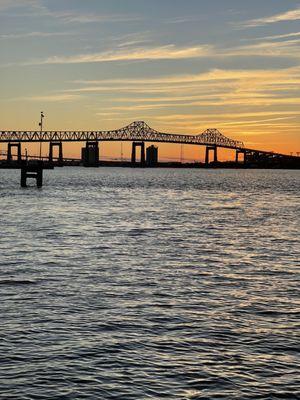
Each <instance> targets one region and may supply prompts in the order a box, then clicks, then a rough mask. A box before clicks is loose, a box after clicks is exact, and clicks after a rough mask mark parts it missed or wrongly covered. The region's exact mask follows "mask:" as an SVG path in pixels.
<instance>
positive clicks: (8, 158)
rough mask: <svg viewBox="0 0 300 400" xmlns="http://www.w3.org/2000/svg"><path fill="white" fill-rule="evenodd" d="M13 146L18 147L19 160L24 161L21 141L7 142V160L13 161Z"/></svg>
mask: <svg viewBox="0 0 300 400" xmlns="http://www.w3.org/2000/svg"><path fill="white" fill-rule="evenodd" d="M13 147H16V148H17V150H18V156H17V157H18V162H21V161H22V153H21V142H18V143H11V142H8V144H7V162H8V163H10V162H11V161H12V153H11V150H12V148H13Z"/></svg>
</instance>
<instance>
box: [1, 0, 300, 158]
mask: <svg viewBox="0 0 300 400" xmlns="http://www.w3.org/2000/svg"><path fill="white" fill-rule="evenodd" d="M40 111H43V112H44V113H45V119H44V128H45V129H47V130H108V129H117V128H120V127H123V126H125V125H127V124H129V123H130V122H132V121H134V120H143V121H145V122H147V123H148V125H150V126H151V127H152V128H154V129H156V130H158V131H161V132H170V133H182V134H199V133H201V132H203V131H204V130H206V129H207V128H217V129H219V130H220V131H221V132H222V133H223V134H224V135H226V136H228V137H230V138H233V139H238V140H242V141H243V142H244V143H245V145H246V146H247V147H251V148H258V149H263V150H270V151H278V152H283V153H290V152H294V153H295V152H297V151H300V129H299V128H300V0H297V1H294V0H251V1H241V0H210V1H207V0H185V1H183V0H151V1H149V0H109V1H107V0H0V130H36V129H38V122H39V114H40ZM81 146H82V144H81V145H80V144H78V145H70V144H68V145H67V146H65V155H68V156H76V155H77V156H78V155H79V149H80V147H81ZM124 146H125V147H124V149H123V151H124V152H125V153H128V154H129V151H130V148H129V144H125V145H124ZM159 147H160V154H161V156H162V157H169V158H170V159H172V158H174V159H175V158H176V157H179V154H180V152H182V151H184V157H185V158H186V159H187V160H189V159H191V160H192V159H198V158H199V157H200V158H201V157H202V158H203V154H202V153H201V154H200V152H199V148H195V147H194V146H185V148H184V150H183V149H180V148H179V147H180V146H176V145H160V146H159ZM31 148H32V151H33V152H34V148H33V147H31ZM43 151H44V152H46V151H47V149H46V148H45V146H44V148H43ZM203 151H204V150H203ZM101 152H102V154H103V156H118V155H119V153H120V146H119V144H109V143H106V144H103V145H102V150H101ZM224 157H225V156H224Z"/></svg>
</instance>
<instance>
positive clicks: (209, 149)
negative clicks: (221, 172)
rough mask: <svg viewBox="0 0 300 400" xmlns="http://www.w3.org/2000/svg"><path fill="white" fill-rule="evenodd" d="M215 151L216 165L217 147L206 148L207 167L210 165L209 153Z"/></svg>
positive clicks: (215, 159)
mask: <svg viewBox="0 0 300 400" xmlns="http://www.w3.org/2000/svg"><path fill="white" fill-rule="evenodd" d="M211 151H213V152H214V163H215V164H216V163H217V162H218V150H217V146H207V147H206V153H205V165H206V166H207V167H208V165H209V153H210V152H211Z"/></svg>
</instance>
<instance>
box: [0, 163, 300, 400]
mask: <svg viewBox="0 0 300 400" xmlns="http://www.w3.org/2000/svg"><path fill="white" fill-rule="evenodd" d="M299 187H300V175H299V172H297V171H242V170H237V171H234V170H230V171H229V170H226V171H220V170H167V169H166V170H139V169H133V170H131V169H119V168H115V169H109V168H105V169H101V168H100V169H81V168H62V169H56V170H55V171H45V186H44V188H43V189H42V190H38V189H36V188H34V187H32V188H29V189H21V188H20V187H19V171H3V170H2V171H0V200H1V208H2V210H1V234H0V246H1V256H0V261H1V269H0V312H1V314H0V315H1V325H0V335H1V341H0V356H1V357H0V358H1V362H0V397H1V398H3V399H138V400H139V399H163V398H165V399H284V398H285V399H293V398H295V399H296V398H298V397H297V393H298V395H299V367H300V362H299V354H298V351H299V348H298V346H299V339H300V337H299V330H297V326H298V328H299V313H300V309H299V259H300V257H299V248H300V246H299V215H300V213H299V211H300V210H299V208H300V207H299V198H300V195H299ZM297 324H298V325H297ZM297 390H298V392H297Z"/></svg>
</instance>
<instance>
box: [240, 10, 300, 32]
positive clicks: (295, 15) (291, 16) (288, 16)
mask: <svg viewBox="0 0 300 400" xmlns="http://www.w3.org/2000/svg"><path fill="white" fill-rule="evenodd" d="M297 20H300V7H298V8H296V9H294V10H289V11H286V12H283V13H280V14H275V15H271V16H267V17H263V18H257V19H252V20H250V21H246V22H244V23H242V25H243V26H245V27H256V26H262V25H268V24H274V23H276V22H283V21H297Z"/></svg>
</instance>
